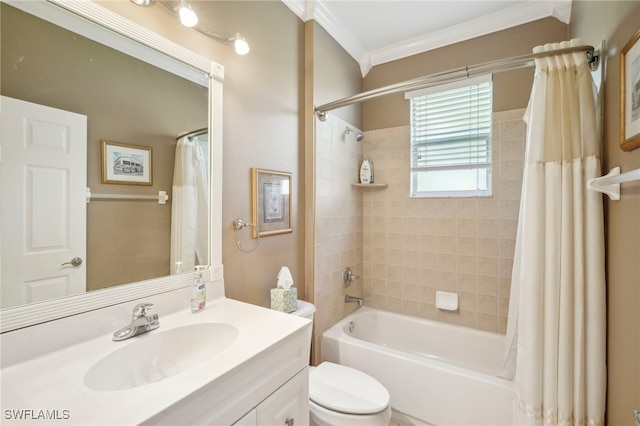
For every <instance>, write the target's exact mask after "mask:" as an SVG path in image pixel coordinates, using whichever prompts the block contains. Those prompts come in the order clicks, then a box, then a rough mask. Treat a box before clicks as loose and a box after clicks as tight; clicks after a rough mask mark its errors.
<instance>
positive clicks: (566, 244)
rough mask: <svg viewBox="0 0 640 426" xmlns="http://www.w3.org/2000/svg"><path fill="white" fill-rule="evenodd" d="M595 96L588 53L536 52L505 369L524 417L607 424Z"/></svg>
mask: <svg viewBox="0 0 640 426" xmlns="http://www.w3.org/2000/svg"><path fill="white" fill-rule="evenodd" d="M581 44H582V43H580V41H579V40H572V41H571V42H563V43H561V44H554V45H546V46H540V47H537V48H535V49H534V52H543V51H552V50H556V49H559V48H565V47H569V46H574V45H581ZM595 97H596V95H595V87H594V84H593V81H592V79H591V74H590V70H589V66H588V64H587V61H586V55H585V54H584V53H583V52H579V53H573V54H564V55H553V56H549V57H545V58H542V59H536V72H535V77H534V84H533V88H532V92H531V98H530V100H529V106H528V108H527V112H526V114H525V117H524V119H525V122H526V123H527V139H526V152H525V169H524V176H523V186H522V198H521V201H520V218H519V223H518V233H517V238H516V251H515V256H514V265H513V273H512V282H511V299H510V305H509V320H508V324H507V348H506V356H505V366H504V370H503V372H502V374H501V375H502V376H503V377H508V378H513V380H514V387H515V397H514V424H518V425H520V424H537V425H540V424H562V425H583V424H595V425H598V424H604V410H605V390H606V366H605V350H606V346H605V345H606V340H605V339H606V336H605V309H606V307H605V278H604V277H605V275H604V222H603V212H602V210H603V207H602V194H600V193H598V192H595V191H589V190H587V189H586V182H587V180H588V179H590V178H592V177H599V176H600V159H599V143H598V135H599V133H598V132H599V129H598V127H599V126H598V125H597V123H598V120H597V116H596V108H595Z"/></svg>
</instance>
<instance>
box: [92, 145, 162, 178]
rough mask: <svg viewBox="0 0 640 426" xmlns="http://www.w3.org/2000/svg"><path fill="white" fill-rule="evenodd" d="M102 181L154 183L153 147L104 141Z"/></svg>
mask: <svg viewBox="0 0 640 426" xmlns="http://www.w3.org/2000/svg"><path fill="white" fill-rule="evenodd" d="M102 183H110V184H118V185H152V184H153V171H152V157H151V148H148V147H144V146H136V145H129V144H124V143H120V142H111V141H102Z"/></svg>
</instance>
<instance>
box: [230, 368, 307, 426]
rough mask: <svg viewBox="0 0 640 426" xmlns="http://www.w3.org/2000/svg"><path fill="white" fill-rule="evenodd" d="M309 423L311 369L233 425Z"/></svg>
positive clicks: (285, 425)
mask: <svg viewBox="0 0 640 426" xmlns="http://www.w3.org/2000/svg"><path fill="white" fill-rule="evenodd" d="M308 424H309V370H308V369H306V368H305V369H304V370H302V371H301V372H300V373H298V374H297V375H296V376H295V377H293V378H292V379H291V380H289V381H288V382H287V383H285V384H284V385H282V387H280V388H279V389H278V390H276V391H275V392H274V393H272V394H271V395H270V396H269V397H268V398H267V399H265V400H264V401H262V402H261V403H260V404H259V405H258V406H257V407H256V408H254V409H253V410H251V411H250V412H249V413H247V414H246V415H245V416H244V417H242V418H241V419H240V420H238V421H237V422H235V423H234V424H233V426H261V425H270V426H306V425H308Z"/></svg>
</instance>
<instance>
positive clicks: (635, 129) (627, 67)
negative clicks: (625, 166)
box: [620, 29, 640, 151]
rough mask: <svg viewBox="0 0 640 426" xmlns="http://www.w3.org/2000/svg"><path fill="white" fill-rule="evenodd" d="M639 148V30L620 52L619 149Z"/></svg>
mask: <svg viewBox="0 0 640 426" xmlns="http://www.w3.org/2000/svg"><path fill="white" fill-rule="evenodd" d="M638 147H640V29H638V30H637V31H636V32H635V34H634V35H633V36H632V37H631V39H629V41H628V42H627V44H625V45H624V47H623V48H622V49H621V50H620V148H621V149H622V150H624V151H631V150H633V149H636V148H638Z"/></svg>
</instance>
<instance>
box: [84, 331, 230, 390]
mask: <svg viewBox="0 0 640 426" xmlns="http://www.w3.org/2000/svg"><path fill="white" fill-rule="evenodd" d="M237 337H238V330H237V329H236V328H235V327H234V326H232V325H230V324H225V323H214V322H209V323H199V324H190V325H185V326H181V327H176V328H172V329H169V330H164V331H162V330H156V331H151V332H149V333H146V334H142V335H139V336H137V337H133V338H132V339H131V340H130V341H127V342H122V343H114V345H119V344H120V345H121V344H125V345H126V346H124V347H121V348H120V349H118V350H116V351H114V352H111V353H110V354H109V355H107V356H105V357H104V358H102V359H101V360H100V361H98V362H97V363H96V364H94V365H93V366H92V367H91V368H90V369H89V371H87V373H86V375H85V376H84V384H85V386H87V387H88V388H89V389H93V390H96V391H116V390H122V389H129V388H134V387H138V386H144V385H147V384H149V383H153V382H157V381H159V380H163V379H166V378H167V377H171V376H173V375H175V374H178V373H181V372H183V371H186V370H188V369H190V368H193V367H195V366H197V365H199V364H202V363H203V362H205V361H206V360H208V359H209V358H211V357H212V356H214V355H216V354H219V353H220V352H222V351H224V350H225V349H226V348H228V347H229V346H230V345H231V344H232V343H233V342H234V341H235V340H236V339H237Z"/></svg>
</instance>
